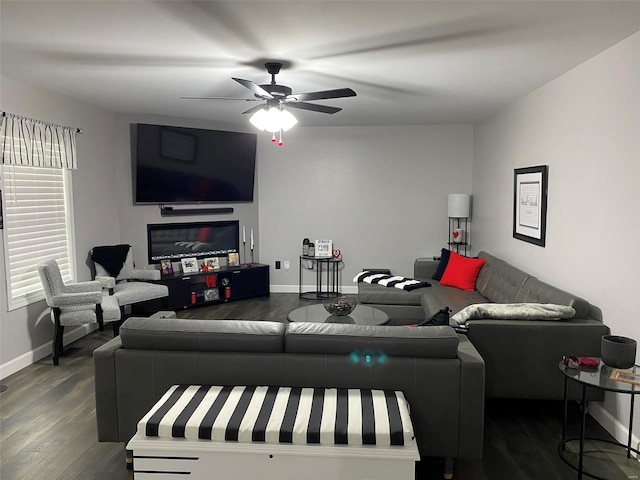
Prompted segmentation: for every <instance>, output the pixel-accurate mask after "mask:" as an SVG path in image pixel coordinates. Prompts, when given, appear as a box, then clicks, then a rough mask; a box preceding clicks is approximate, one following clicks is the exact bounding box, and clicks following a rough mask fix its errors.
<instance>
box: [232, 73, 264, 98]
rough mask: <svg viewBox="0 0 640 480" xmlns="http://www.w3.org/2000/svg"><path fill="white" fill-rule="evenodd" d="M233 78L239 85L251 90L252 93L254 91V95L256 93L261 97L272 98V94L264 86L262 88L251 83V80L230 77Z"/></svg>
mask: <svg viewBox="0 0 640 480" xmlns="http://www.w3.org/2000/svg"><path fill="white" fill-rule="evenodd" d="M232 78H233V80H235V81H236V82H238V83H239V84H240V85H242V86H243V87H246V88H248V89H249V90H251V91H252V92H253V93H255V94H256V95H258V96H259V97H262V98H269V99H272V98H273V95H271V94H270V93H269V92H267V91H266V90H265V89H264V88H262V87H261V86H259V85H256V84H255V83H253V82H252V81H251V80H244V79H242V78H235V77H232Z"/></svg>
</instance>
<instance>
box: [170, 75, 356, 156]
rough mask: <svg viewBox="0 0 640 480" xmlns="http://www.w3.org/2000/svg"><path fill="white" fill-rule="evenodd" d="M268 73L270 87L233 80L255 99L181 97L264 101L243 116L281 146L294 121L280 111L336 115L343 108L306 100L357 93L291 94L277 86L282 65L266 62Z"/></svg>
mask: <svg viewBox="0 0 640 480" xmlns="http://www.w3.org/2000/svg"><path fill="white" fill-rule="evenodd" d="M264 66H265V68H266V69H267V72H269V74H270V75H271V83H268V84H263V85H258V84H256V83H254V82H252V81H251V80H244V79H242V78H235V77H234V78H233V80H235V81H236V82H238V83H239V84H240V85H242V86H243V87H246V88H248V89H249V90H251V91H252V92H253V95H254V98H234V97H180V98H183V99H190V100H244V101H246V102H259V101H264V102H265V103H261V104H260V105H256V106H254V107H251V108H250V109H248V110H245V111H244V112H242V113H243V114H246V113H251V114H253V116H252V117H251V120H250V121H251V123H252V124H253V125H254V126H256V127H257V128H259V129H260V130H266V131H268V132H272V133H273V136H272V142H275V141H276V140H275V132H278V131H279V132H280V142H279V145H282V130H284V131H286V130H288V129H289V128H291V127H292V126H293V125H295V124H296V123H297V120H296V118H295V117H294V116H293V115H292V114H291V113H290V112H288V111H287V110H284V109H283V107H291V108H299V109H301V110H309V111H312V112H319V113H329V114H333V113H337V112H339V111H340V110H342V108H338V107H331V106H328V105H318V104H316V103H309V102H308V101H309V100H327V99H331V98H344V97H355V96H356V92H354V91H353V90H352V89H350V88H338V89H335V90H322V91H317V92H308V93H295V94H294V93H293V90H292V89H291V87H288V86H286V85H278V84H277V83H276V75H277V74H278V73H280V69H281V68H282V63H279V62H267V63H265V65H264Z"/></svg>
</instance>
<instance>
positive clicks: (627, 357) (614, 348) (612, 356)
mask: <svg viewBox="0 0 640 480" xmlns="http://www.w3.org/2000/svg"><path fill="white" fill-rule="evenodd" d="M600 352H601V353H600V355H601V358H602V362H603V363H604V364H605V365H608V366H610V367H613V368H631V367H633V365H634V364H635V361H636V341H635V340H634V339H632V338H627V337H621V336H618V335H604V336H603V337H602V342H601V344H600Z"/></svg>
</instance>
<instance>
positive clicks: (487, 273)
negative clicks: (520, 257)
mask: <svg viewBox="0 0 640 480" xmlns="http://www.w3.org/2000/svg"><path fill="white" fill-rule="evenodd" d="M478 258H483V259H484V260H485V264H484V265H483V266H482V269H481V270H480V273H479V274H478V279H477V280H476V290H477V291H478V292H479V293H480V294H481V295H482V296H483V297H486V298H487V299H489V300H490V301H492V302H494V303H519V302H527V301H531V300H527V299H526V296H523V295H522V287H523V286H524V284H525V282H526V281H527V280H529V279H530V278H532V276H531V275H530V274H528V273H526V272H523V271H522V270H520V269H518V268H516V267H514V266H512V265H509V264H508V263H507V262H505V261H504V260H501V259H499V258H497V257H494V256H493V255H490V254H488V253H487V252H480V253H478ZM540 303H542V302H540ZM555 303H557V302H555Z"/></svg>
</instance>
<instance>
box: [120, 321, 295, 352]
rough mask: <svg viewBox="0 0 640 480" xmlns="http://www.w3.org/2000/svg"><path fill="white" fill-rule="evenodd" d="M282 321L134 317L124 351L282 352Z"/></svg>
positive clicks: (126, 327)
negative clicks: (127, 349) (129, 349)
mask: <svg viewBox="0 0 640 480" xmlns="http://www.w3.org/2000/svg"><path fill="white" fill-rule="evenodd" d="M284 333H285V326H284V325H283V324H282V323H279V322H266V321H245V320H191V319H189V320H187V319H175V318H141V317H131V318H129V319H128V320H127V321H126V322H124V323H123V324H122V326H121V327H120V338H121V340H122V347H123V348H131V349H138V350H177V351H202V352H207V351H209V352H254V353H280V352H282V351H283V346H284Z"/></svg>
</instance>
